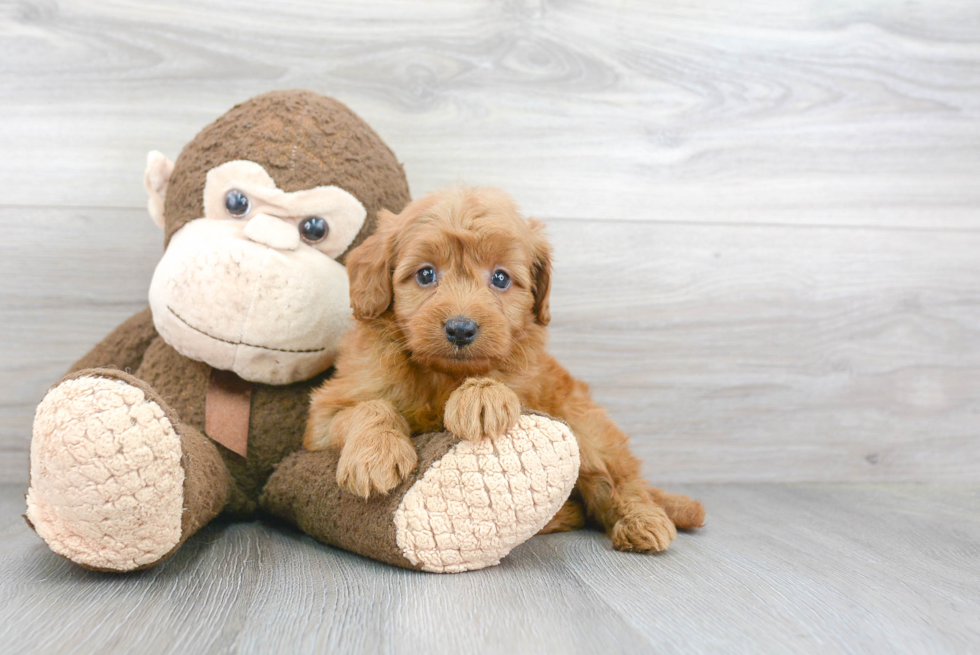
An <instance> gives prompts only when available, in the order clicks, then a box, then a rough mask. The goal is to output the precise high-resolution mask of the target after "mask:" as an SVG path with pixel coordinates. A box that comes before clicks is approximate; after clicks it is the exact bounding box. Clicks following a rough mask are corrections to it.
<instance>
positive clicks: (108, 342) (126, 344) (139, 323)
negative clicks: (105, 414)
mask: <svg viewBox="0 0 980 655" xmlns="http://www.w3.org/2000/svg"><path fill="white" fill-rule="evenodd" d="M156 336H157V331H156V329H155V328H154V327H153V316H152V314H150V308H149V307H147V308H146V309H144V310H143V311H141V312H139V313H138V314H135V315H134V316H132V317H130V318H128V319H126V321H125V322H124V323H123V324H122V325H120V326H119V327H117V328H116V329H115V330H113V331H112V332H111V333H109V336H107V337H106V338H105V339H103V340H102V341H100V342H99V344H98V345H97V346H95V348H93V349H92V350H90V351H89V352H88V354H86V355H85V356H84V357H82V358H81V359H80V360H78V361H77V362H75V363H74V364H72V366H71V368H70V369H68V370H69V371H80V370H82V369H84V368H98V367H111V368H118V369H119V370H121V371H135V370H136V369H137V368H138V367H139V365H140V363H142V361H143V353H145V352H146V349H147V348H148V347H149V346H150V342H152V341H153V340H154V339H155V338H156Z"/></svg>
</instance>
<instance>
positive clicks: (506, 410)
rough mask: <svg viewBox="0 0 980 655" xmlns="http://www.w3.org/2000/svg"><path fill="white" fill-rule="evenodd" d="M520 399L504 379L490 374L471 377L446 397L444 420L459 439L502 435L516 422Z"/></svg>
mask: <svg viewBox="0 0 980 655" xmlns="http://www.w3.org/2000/svg"><path fill="white" fill-rule="evenodd" d="M520 417H521V401H520V399H519V398H518V397H517V394H516V393H514V392H513V391H512V390H510V389H508V388H507V387H506V386H505V385H504V384H503V383H501V382H498V381H497V380H493V379H491V378H469V379H468V380H466V381H465V382H463V384H461V385H460V386H459V388H458V389H456V391H454V392H452V394H450V396H449V400H447V401H446V409H445V412H444V414H443V423H444V424H445V426H446V429H447V430H449V431H450V432H452V433H453V434H455V435H456V436H457V437H459V438H460V439H466V440H468V441H477V440H479V439H487V438H491V439H492V438H494V437H499V436H500V435H502V434H504V433H505V432H507V430H510V429H511V428H512V427H514V426H515V425H517V419H519V418H520Z"/></svg>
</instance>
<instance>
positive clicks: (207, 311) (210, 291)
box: [150, 218, 351, 384]
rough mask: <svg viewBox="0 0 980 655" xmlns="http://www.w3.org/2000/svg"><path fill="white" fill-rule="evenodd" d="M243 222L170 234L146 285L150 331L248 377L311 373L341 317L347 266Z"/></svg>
mask: <svg viewBox="0 0 980 655" xmlns="http://www.w3.org/2000/svg"><path fill="white" fill-rule="evenodd" d="M270 220H278V219H270ZM247 225H248V222H244V221H234V220H230V219H229V220H213V219H208V218H200V219H197V220H196V221H191V222H190V223H188V224H187V225H185V226H184V227H182V228H181V229H180V230H179V231H178V232H177V233H176V234H174V236H173V238H172V239H171V240H170V245H169V246H168V247H167V250H166V251H165V252H164V254H163V258H162V259H161V260H160V263H159V264H158V265H157V268H156V271H155V272H154V274H153V281H152V282H151V283H150V309H151V310H152V311H153V323H154V325H155V326H156V329H157V332H159V334H160V336H161V337H163V339H164V340H165V341H166V342H167V343H168V344H170V345H171V346H173V347H174V348H175V349H176V350H177V351H178V352H179V353H180V354H182V355H184V356H185V357H189V358H191V359H194V360H198V361H203V362H206V363H207V364H209V365H211V366H212V367H214V368H218V369H222V370H225V371H233V372H235V373H237V374H238V375H239V376H241V377H242V378H243V379H245V380H249V381H250V382H261V383H264V384H289V383H291V382H297V381H299V380H305V379H307V378H310V377H312V376H314V375H317V374H318V373H321V372H322V371H324V370H325V369H326V368H328V367H329V366H330V365H331V364H332V363H333V360H334V358H335V357H336V347H337V342H338V340H339V339H340V335H341V334H343V332H344V331H345V330H346V329H347V327H348V326H349V324H350V320H351V309H350V297H349V295H348V294H349V282H348V279H347V271H346V269H345V268H344V267H343V265H342V264H339V263H337V262H336V261H334V260H333V259H330V258H329V257H324V256H323V253H321V252H319V251H317V250H314V249H313V248H311V247H310V246H308V245H306V244H300V245H299V246H298V247H297V248H295V249H292V250H285V251H284V250H277V249H275V248H270V247H269V246H267V245H265V244H261V243H258V242H256V241H253V240H251V239H249V238H247V237H246V236H245V234H244V231H245V229H246V226H247Z"/></svg>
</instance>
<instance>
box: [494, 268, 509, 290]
mask: <svg viewBox="0 0 980 655" xmlns="http://www.w3.org/2000/svg"><path fill="white" fill-rule="evenodd" d="M490 284H492V285H493V286H495V287H497V288H498V289H506V288H507V287H509V286H510V276H509V275H507V271H503V270H501V269H499V268H498V269H497V270H495V271H494V272H493V275H491V276H490Z"/></svg>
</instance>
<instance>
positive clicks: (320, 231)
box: [299, 216, 330, 243]
mask: <svg viewBox="0 0 980 655" xmlns="http://www.w3.org/2000/svg"><path fill="white" fill-rule="evenodd" d="M329 233H330V226H329V225H327V222H326V221H325V220H323V219H322V218H320V217H319V216H310V217H309V218H304V219H303V222H302V223H300V224H299V235H300V236H301V237H303V241H305V242H307V243H316V242H318V241H323V240H324V239H326V238H327V234H329Z"/></svg>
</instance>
